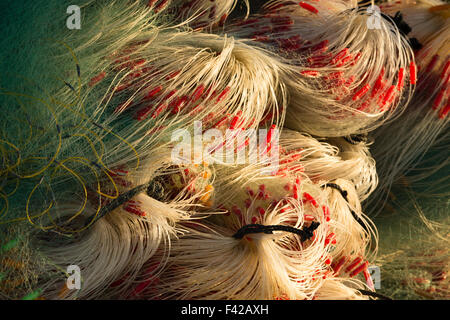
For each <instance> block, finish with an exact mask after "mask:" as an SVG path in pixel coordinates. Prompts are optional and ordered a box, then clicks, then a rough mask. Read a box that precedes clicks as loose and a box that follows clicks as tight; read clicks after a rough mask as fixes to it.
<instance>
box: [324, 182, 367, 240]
mask: <svg viewBox="0 0 450 320" xmlns="http://www.w3.org/2000/svg"><path fill="white" fill-rule="evenodd" d="M325 187H329V188H333V189H335V190H337V191H339V193H340V194H341V196H342V198H344V200H345V201H347V203H348V197H347V196H348V193H347V191H345V190H343V189H342V188H341V186H339V185H338V184H336V183H327V184H326V185H325ZM350 212H351V213H352V216H353V218H354V219H355V220H356V221H357V222H358V223H359V224H360V225H361V227H363V228H364V230H366V231H367V232H368V230H367V226H366V225H365V224H364V223H363V221H362V220H361V218H360V217H359V216H358V215H357V214H356V212H355V211H353V210H352V209H350Z"/></svg>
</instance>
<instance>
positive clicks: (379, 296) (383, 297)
mask: <svg viewBox="0 0 450 320" xmlns="http://www.w3.org/2000/svg"><path fill="white" fill-rule="evenodd" d="M358 291H359V292H361V293H362V294H363V295H365V296H370V297H374V298H378V299H381V300H394V299H392V298H391V297H388V296H385V295H383V294H379V293H376V292H373V291H368V290H363V289H359V290H358Z"/></svg>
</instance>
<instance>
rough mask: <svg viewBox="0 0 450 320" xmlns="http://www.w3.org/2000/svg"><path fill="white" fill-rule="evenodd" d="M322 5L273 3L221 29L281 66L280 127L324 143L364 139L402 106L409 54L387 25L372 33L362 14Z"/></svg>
mask: <svg viewBox="0 0 450 320" xmlns="http://www.w3.org/2000/svg"><path fill="white" fill-rule="evenodd" d="M329 3H332V2H329V1H319V2H313V1H301V2H300V3H293V2H291V1H286V2H285V3H279V2H276V4H275V5H274V6H273V7H272V10H271V11H269V12H268V13H267V14H265V15H262V14H261V15H256V16H252V17H249V18H248V19H247V20H245V21H242V22H236V23H235V24H232V25H230V26H229V27H228V28H227V30H226V31H227V33H228V34H231V35H233V36H236V37H239V38H245V39H251V42H253V43H256V44H257V43H260V45H261V46H263V47H265V48H267V49H268V50H270V51H273V52H275V53H276V54H278V55H279V56H280V58H279V59H280V61H283V62H284V63H285V68H284V73H283V76H282V80H283V82H284V83H285V84H286V86H287V88H288V98H289V103H288V107H287V114H288V115H289V116H288V117H287V119H286V123H285V126H286V127H288V128H291V129H295V130H300V131H304V132H307V133H310V134H313V135H317V136H327V137H338V136H344V135H349V134H355V133H366V132H368V131H371V130H373V129H375V128H376V127H378V126H380V125H381V124H383V123H384V122H385V121H387V120H388V119H389V118H393V117H395V116H396V115H398V114H399V113H401V112H402V111H403V109H404V107H405V105H406V104H407V102H408V101H409V98H410V95H411V93H412V90H411V88H412V86H411V83H410V81H409V79H410V78H411V79H413V78H415V76H416V73H415V72H416V71H415V70H413V75H412V76H411V74H410V66H411V65H414V62H413V57H412V50H411V49H410V48H409V45H408V42H407V39H406V38H404V37H403V36H402V35H401V33H400V32H399V30H398V29H397V27H396V26H395V24H394V23H393V22H392V21H390V20H387V19H380V20H379V24H378V25H377V27H376V28H373V27H372V26H371V25H370V23H369V22H368V21H369V18H370V15H369V14H368V13H367V12H366V11H365V10H363V9H358V8H357V7H354V6H352V5H350V4H349V3H344V2H338V3H336V4H334V5H329ZM329 6H332V7H333V8H332V9H330V8H329ZM341 7H342V8H341ZM274 8H275V9H274ZM339 8H340V9H339ZM394 52H395V54H393V53H394ZM281 57H282V58H281ZM412 69H414V68H412Z"/></svg>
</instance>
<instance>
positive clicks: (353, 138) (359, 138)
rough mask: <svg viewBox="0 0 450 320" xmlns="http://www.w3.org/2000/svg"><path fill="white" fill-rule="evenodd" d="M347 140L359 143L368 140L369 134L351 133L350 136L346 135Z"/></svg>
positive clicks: (355, 143)
mask: <svg viewBox="0 0 450 320" xmlns="http://www.w3.org/2000/svg"><path fill="white" fill-rule="evenodd" d="M344 139H345V141H347V142H348V143H350V144H353V145H357V144H359V143H361V142H366V141H367V135H366V134H351V135H349V136H345V137H344Z"/></svg>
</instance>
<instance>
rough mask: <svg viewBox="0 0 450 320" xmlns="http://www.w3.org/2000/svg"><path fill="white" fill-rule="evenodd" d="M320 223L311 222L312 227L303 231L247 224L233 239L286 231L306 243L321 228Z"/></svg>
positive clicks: (288, 227) (285, 227) (286, 227)
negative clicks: (248, 235)
mask: <svg viewBox="0 0 450 320" xmlns="http://www.w3.org/2000/svg"><path fill="white" fill-rule="evenodd" d="M319 225H320V223H319V222H315V221H313V222H311V225H310V226H309V227H305V228H303V229H297V228H294V227H290V226H280V225H272V226H265V225H262V224H247V225H245V226H243V227H242V228H240V229H239V230H238V231H237V232H236V233H235V234H234V235H233V238H235V239H242V238H243V237H244V236H245V235H247V234H250V233H265V234H272V232H273V231H286V232H291V233H295V234H297V235H299V236H300V240H301V241H302V242H303V241H306V240H308V239H310V238H311V237H312V236H313V235H314V230H316V229H317V227H319Z"/></svg>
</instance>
